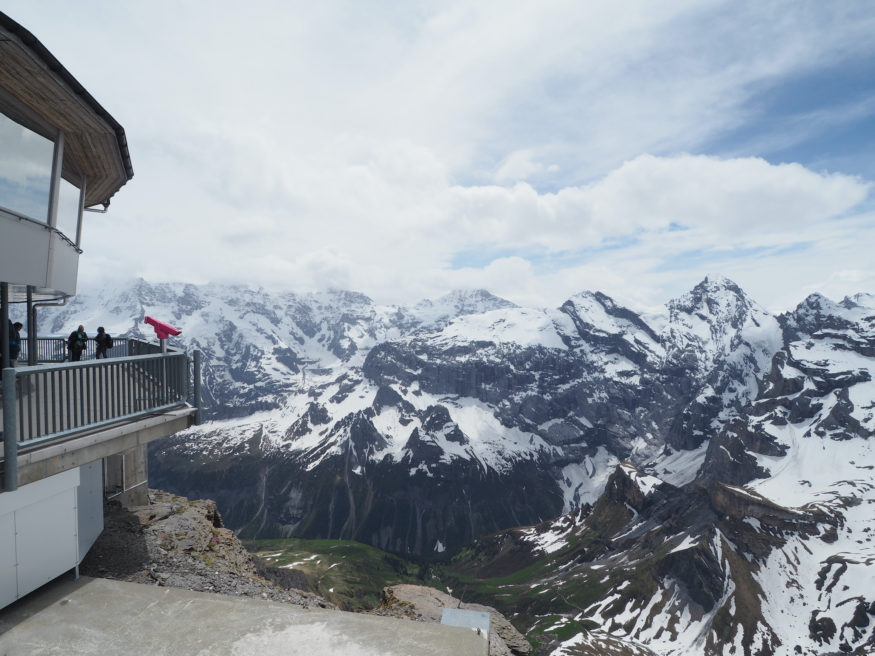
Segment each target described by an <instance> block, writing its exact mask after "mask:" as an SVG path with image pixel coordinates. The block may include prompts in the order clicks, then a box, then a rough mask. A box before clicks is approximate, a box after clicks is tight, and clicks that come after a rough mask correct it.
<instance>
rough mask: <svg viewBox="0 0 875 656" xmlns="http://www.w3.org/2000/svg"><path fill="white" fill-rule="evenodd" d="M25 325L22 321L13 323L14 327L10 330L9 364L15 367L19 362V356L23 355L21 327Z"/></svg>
mask: <svg viewBox="0 0 875 656" xmlns="http://www.w3.org/2000/svg"><path fill="white" fill-rule="evenodd" d="M23 327H24V324H22V323H21V322H20V321H16V322H15V323H14V324H12V329H11V330H10V331H9V366H10V367H14V366H15V365H16V364H17V362H18V356H19V355H21V329H22V328H23Z"/></svg>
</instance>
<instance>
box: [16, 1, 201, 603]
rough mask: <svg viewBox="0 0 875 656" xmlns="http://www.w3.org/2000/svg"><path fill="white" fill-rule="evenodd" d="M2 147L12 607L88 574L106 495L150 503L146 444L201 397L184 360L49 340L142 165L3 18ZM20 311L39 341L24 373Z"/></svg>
mask: <svg viewBox="0 0 875 656" xmlns="http://www.w3.org/2000/svg"><path fill="white" fill-rule="evenodd" d="M0 143H2V155H0V333H2V340H0V346H2V348H0V352H2V375H3V387H2V401H3V402H2V435H3V447H4V448H3V458H2V477H3V489H2V491H0V608H2V607H4V606H6V605H8V604H10V603H12V602H13V601H15V600H16V599H18V598H19V597H22V596H24V595H25V594H27V593H29V592H31V591H32V590H35V589H36V588H38V587H40V586H41V585H43V584H45V583H47V582H48V581H51V580H52V579H54V578H56V577H57V576H59V575H61V574H63V573H64V572H67V571H69V570H71V569H76V568H78V566H79V563H80V562H81V561H82V559H83V558H84V557H85V554H86V553H87V552H88V549H89V548H90V547H91V546H92V545H93V544H94V541H95V540H96V539H97V536H98V535H99V534H100V532H101V531H102V529H103V501H104V496H105V495H116V496H118V497H120V498H121V499H122V500H124V501H127V502H133V503H137V502H143V501H144V500H145V499H146V487H147V486H146V482H147V469H146V452H145V449H146V444H147V443H148V442H150V441H152V440H155V439H158V438H161V437H165V436H167V435H171V434H173V433H176V432H178V431H180V430H182V429H185V428H187V427H189V426H190V425H191V424H192V423H193V422H194V421H195V418H196V416H197V409H196V408H195V407H194V406H193V405H192V404H190V403H189V400H190V399H194V398H197V396H196V390H195V392H194V393H193V389H194V387H195V386H193V385H192V384H191V376H190V373H189V371H190V369H191V367H190V362H189V358H188V356H187V355H186V353H184V352H182V351H179V350H174V349H170V350H167V349H166V348H164V349H162V348H160V347H158V346H157V345H154V344H148V343H145V342H142V341H139V340H117V342H118V343H117V344H116V347H115V349H114V351H115V352H114V353H113V355H114V356H117V357H112V358H110V359H101V360H94V359H89V358H88V357H86V358H85V359H83V361H81V362H64V361H63V360H64V355H65V352H66V343H65V340H64V339H40V338H39V337H38V336H37V334H38V331H37V326H36V321H37V317H38V309H39V308H40V307H41V306H45V305H53V304H54V305H57V304H63V303H64V302H66V299H67V298H69V297H70V296H73V295H75V293H76V282H77V273H78V267H79V258H80V256H82V254H83V251H82V240H83V216H86V215H85V212H87V211H89V210H91V211H94V210H96V211H105V210H106V208H107V207H108V206H109V203H110V200H111V198H112V197H113V195H114V194H116V193H117V192H118V191H119V189H121V187H122V186H123V185H124V184H125V183H127V182H128V181H129V180H130V179H131V178H132V177H133V168H132V166H131V159H130V155H129V153H128V147H127V141H126V138H125V132H124V129H123V128H122V127H121V125H119V124H118V122H116V121H115V119H113V117H112V116H110V115H109V113H108V112H107V111H106V110H104V109H103V107H101V106H100V104H99V103H98V102H97V101H96V100H95V99H94V97H92V96H91V95H90V94H89V93H88V92H87V91H86V90H85V89H84V88H83V87H82V85H81V84H79V82H77V81H76V79H75V78H74V77H73V76H72V75H71V74H70V73H69V72H68V71H67V70H66V69H65V68H64V67H63V66H62V65H61V64H60V62H58V60H57V59H55V57H53V56H52V54H51V53H50V52H48V50H46V48H45V47H44V46H43V45H42V44H41V43H40V42H39V41H38V40H37V39H36V38H35V37H34V36H33V35H32V34H30V32H28V31H27V30H26V29H24V28H23V27H22V26H21V25H19V24H17V23H16V22H15V21H13V20H12V19H11V18H9V17H8V16H6V15H5V14H2V13H0ZM17 303H18V304H22V305H21V306H18V307H24V308H25V309H26V316H27V322H26V325H25V327H24V330H25V331H26V333H27V340H26V342H25V343H24V344H23V349H22V356H21V358H20V359H19V362H18V365H17V366H16V367H15V368H12V367H10V366H9V365H10V362H9V351H8V350H7V348H6V345H7V344H8V341H9V330H10V328H11V326H10V322H9V311H10V305H11V304H17ZM89 348H92V349H93V345H90V346H89ZM196 362H197V359H196ZM194 369H195V377H194V379H195V380H197V371H198V367H197V366H195V367H194ZM194 404H195V405H196V403H194Z"/></svg>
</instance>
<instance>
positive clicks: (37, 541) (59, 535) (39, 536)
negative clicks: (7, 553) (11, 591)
mask: <svg viewBox="0 0 875 656" xmlns="http://www.w3.org/2000/svg"><path fill="white" fill-rule="evenodd" d="M15 526H16V529H17V536H16V537H17V543H18V544H17V549H18V594H19V596H21V595H25V594H27V593H29V592H32V591H33V590H36V589H37V588H38V587H40V586H41V585H45V584H46V583H48V582H49V581H51V580H52V579H54V578H57V577H58V576H60V575H61V574H63V573H64V572H66V571H67V570H69V569H72V568H73V567H75V566H76V565H77V564H78V563H77V561H76V551H77V548H78V542H77V537H76V528H77V527H76V490H75V488H70V489H68V490H64V491H63V492H60V493H58V494H55V495H54V496H51V497H48V498H45V499H42V500H40V501H38V502H36V503H34V504H31V505H29V506H27V507H25V508H22V509H21V510H19V511H18V512H16V513H15Z"/></svg>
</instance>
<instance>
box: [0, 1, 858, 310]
mask: <svg viewBox="0 0 875 656" xmlns="http://www.w3.org/2000/svg"><path fill="white" fill-rule="evenodd" d="M2 10H3V11H4V12H5V13H7V14H8V15H9V16H11V17H12V18H13V19H15V20H16V21H18V22H19V23H21V24H22V25H23V26H24V27H25V28H27V29H28V30H30V31H31V32H32V33H33V34H34V35H35V36H36V37H37V38H38V39H40V41H42V43H43V44H44V45H45V46H46V47H47V48H48V49H49V50H50V51H51V52H52V53H53V54H54V55H55V56H56V57H57V58H58V59H59V60H60V61H61V62H62V63H63V64H64V65H65V66H66V67H67V69H68V70H69V71H70V72H71V73H72V74H73V75H74V76H75V77H76V78H77V79H78V80H79V81H80V82H81V83H82V84H83V85H84V86H85V87H86V88H87V89H88V90H89V91H90V92H91V93H92V95H94V96H95V97H96V98H97V100H98V101H99V102H100V103H101V104H102V105H103V106H104V107H105V108H106V109H107V110H108V111H109V112H110V113H111V114H112V115H113V116H114V117H115V118H116V119H117V120H118V121H119V122H120V123H121V124H122V125H123V126H124V128H125V130H126V132H127V136H128V141H129V144H130V151H131V157H132V161H133V165H134V172H135V175H134V178H133V180H132V181H130V182H129V183H128V184H127V185H126V186H125V187H124V188H122V190H121V191H120V192H119V193H118V194H117V196H116V197H115V198H114V199H113V202H112V205H111V207H110V211H109V213H107V214H105V215H100V214H87V215H86V219H87V224H86V227H85V231H84V236H83V247H84V249H85V256H84V257H83V258H82V260H81V275H80V290H82V289H83V288H85V287H87V286H89V285H93V284H94V283H95V281H96V280H98V279H99V278H101V277H113V278H122V277H128V276H132V275H139V276H142V277H144V278H146V279H147V280H152V281H165V280H180V281H186V282H195V283H202V282H208V281H217V282H223V281H234V282H249V283H252V284H255V285H264V286H268V287H272V288H285V289H290V290H301V291H309V290H319V289H326V288H344V289H353V290H357V291H361V292H364V293H366V294H368V295H370V296H371V297H372V298H374V300H376V301H377V302H380V303H406V302H412V301H416V300H419V299H421V298H425V297H434V296H437V295H440V294H442V293H444V292H446V291H448V290H450V289H454V288H471V287H485V288H487V289H489V290H491V291H492V292H493V293H496V294H498V295H501V296H504V297H506V298H509V299H511V300H514V301H516V302H519V303H522V304H529V305H535V306H554V305H558V304H559V303H561V302H562V301H563V300H564V299H565V298H567V297H568V296H570V295H571V294H573V293H576V292H578V291H582V290H585V289H590V290H601V291H604V292H605V293H607V294H609V295H612V296H614V297H615V298H616V299H617V300H620V301H622V302H625V303H628V304H631V305H634V306H636V307H646V306H653V305H657V304H661V303H663V302H665V301H666V300H668V299H669V298H672V297H674V296H677V295H678V294H680V293H682V292H684V291H686V290H688V289H689V288H691V287H692V286H693V285H695V284H696V283H697V282H699V281H700V280H701V279H702V278H703V277H704V276H705V275H706V274H708V273H720V274H723V275H726V276H728V277H730V278H732V279H733V280H735V281H736V282H738V283H739V284H740V285H741V286H742V287H743V288H745V289H746V290H747V291H748V292H749V293H750V294H752V295H753V296H754V297H755V298H756V299H757V300H759V301H760V302H761V303H762V304H763V305H765V306H766V307H768V308H769V309H772V310H784V309H787V308H790V307H792V306H794V305H795V304H796V303H797V302H798V301H800V300H801V299H802V298H804V297H805V296H806V295H807V294H809V293H811V292H813V291H821V292H823V293H825V294H827V295H828V296H831V297H833V298H835V299H840V298H841V297H842V296H844V295H846V294H851V293H855V292H858V291H864V292H866V291H867V292H875V200H873V199H875V189H873V187H872V182H873V181H875V157H873V153H875V38H873V37H872V35H873V34H875V5H873V4H872V3H871V2H868V1H867V0H862V1H860V2H853V1H843V2H819V1H810V2H806V1H804V0H792V1H787V2H782V1H769V2H763V1H762V0H759V1H754V2H736V1H731V2H706V1H702V0H696V1H686V2H685V1H676V2H668V1H664V2H652V1H651V0H646V1H640V2H635V1H631V0H630V1H628V2H621V3H619V2H618V3H610V4H609V3H604V2H595V1H593V2H581V1H580V0H571V1H564V0H539V1H538V2H517V1H515V0H501V1H495V2H493V1H490V0H476V1H474V0H470V1H468V2H455V1H453V0H443V1H439V2H417V1H410V0H403V1H398V2H394V1H392V2H390V1H387V2H360V1H355V0H350V1H348V2H343V1H337V0H324V1H321V2H315V3H314V2H294V1H289V0H282V1H278V2H272V1H268V0H251V1H250V2H226V1H224V0H211V1H210V2H200V1H194V0H189V1H186V2H179V1H178V0H175V1H173V2H170V1H168V0H151V1H150V2H140V3H131V2H117V1H80V2H75V3H71V2H68V1H52V0H41V1H40V2H33V1H32V0H7V1H6V2H4V7H3V9H2Z"/></svg>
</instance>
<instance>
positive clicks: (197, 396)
mask: <svg viewBox="0 0 875 656" xmlns="http://www.w3.org/2000/svg"><path fill="white" fill-rule="evenodd" d="M202 359H203V353H201V352H200V350H195V352H194V407H195V412H194V425H195V426H200V425H201V360H202Z"/></svg>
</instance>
